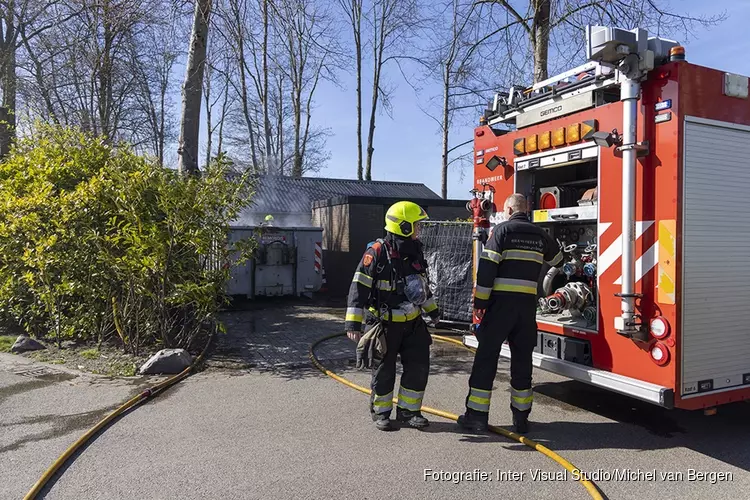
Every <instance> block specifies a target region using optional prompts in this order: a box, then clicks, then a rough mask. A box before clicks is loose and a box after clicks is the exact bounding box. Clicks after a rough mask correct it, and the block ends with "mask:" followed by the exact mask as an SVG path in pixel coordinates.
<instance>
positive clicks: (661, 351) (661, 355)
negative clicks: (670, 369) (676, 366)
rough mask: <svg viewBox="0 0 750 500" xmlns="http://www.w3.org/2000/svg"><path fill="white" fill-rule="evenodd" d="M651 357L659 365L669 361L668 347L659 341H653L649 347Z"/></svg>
mask: <svg viewBox="0 0 750 500" xmlns="http://www.w3.org/2000/svg"><path fill="white" fill-rule="evenodd" d="M651 359H652V360H654V363H656V364H657V365H659V366H664V365H666V364H667V363H669V349H667V346H665V345H664V344H662V343H661V342H657V343H655V344H654V345H653V346H652V347H651Z"/></svg>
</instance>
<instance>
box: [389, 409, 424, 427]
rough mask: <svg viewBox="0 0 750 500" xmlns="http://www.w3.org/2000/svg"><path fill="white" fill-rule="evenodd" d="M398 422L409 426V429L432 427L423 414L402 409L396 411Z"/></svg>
mask: <svg viewBox="0 0 750 500" xmlns="http://www.w3.org/2000/svg"><path fill="white" fill-rule="evenodd" d="M396 420H398V421H399V422H402V423H406V424H409V427H414V428H415V429H424V428H425V427H427V426H428V425H430V421H429V420H427V419H426V418H424V417H423V416H422V413H421V412H418V411H410V410H402V409H401V408H397V409H396Z"/></svg>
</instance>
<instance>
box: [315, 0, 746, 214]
mask: <svg viewBox="0 0 750 500" xmlns="http://www.w3.org/2000/svg"><path fill="white" fill-rule="evenodd" d="M674 5H676V6H678V7H675V8H679V9H680V11H682V12H690V13H691V14H695V15H697V14H716V13H720V12H722V11H726V13H727V14H728V16H729V17H728V19H727V20H726V21H724V22H723V23H722V24H721V25H719V26H718V27H714V28H711V29H710V30H704V29H701V30H700V31H698V32H696V36H695V37H694V39H691V40H688V41H685V40H680V42H682V44H683V45H684V46H685V48H686V55H687V59H688V60H689V61H690V62H693V63H695V64H700V65H702V66H709V67H713V68H717V69H721V70H723V71H728V72H732V73H739V74H743V75H750V57H748V54H750V36H748V30H749V29H750V27H748V22H749V21H750V1H748V0H713V1H711V2H705V1H704V0H678V1H677V2H675V3H674ZM389 81H390V82H391V83H392V84H395V86H396V90H395V93H394V96H393V99H392V101H393V118H389V117H388V115H387V114H385V113H381V114H380V116H378V119H377V122H376V125H377V130H376V133H375V154H374V157H373V169H372V175H373V179H374V180H389V181H407V182H422V183H424V184H426V185H427V186H429V187H430V188H431V189H432V190H433V191H435V192H437V193H439V192H440V144H441V137H440V134H439V131H438V130H437V128H436V125H435V123H434V122H433V121H432V120H431V119H429V118H427V117H426V116H425V115H424V113H422V111H421V110H420V109H419V107H418V105H417V96H415V93H414V91H413V90H412V88H411V87H410V86H409V85H408V84H407V83H406V82H404V81H403V80H402V79H401V78H400V76H398V71H396V70H395V68H394V69H393V70H392V71H389ZM340 85H342V86H343V87H344V89H343V90H342V89H340V88H337V87H336V86H334V85H332V84H328V83H326V84H324V85H322V86H321V87H320V89H319V90H318V92H317V94H316V99H315V100H316V110H315V111H314V113H313V122H314V123H315V124H317V125H320V126H323V127H326V128H329V129H330V131H331V132H332V134H333V136H332V137H330V138H329V140H328V149H329V150H330V152H331V160H330V161H329V163H328V167H327V168H325V169H323V170H322V171H321V172H320V173H318V174H316V175H318V176H324V177H336V178H356V168H357V143H356V123H357V122H356V111H355V104H356V93H355V88H356V87H355V80H354V78H353V76H352V75H348V74H342V75H341V78H340ZM365 86H367V83H365ZM431 93H435V94H439V93H440V89H439V88H437V87H436V86H433V87H429V86H426V87H424V89H423V91H422V92H421V93H420V95H421V96H423V95H427V94H431ZM368 94H369V92H368ZM363 102H364V103H368V102H369V96H368V95H367V94H366V95H365V98H364V100H363ZM421 102H423V103H424V102H425V99H424V98H421ZM365 113H366V114H365V117H364V121H365V123H364V127H365V131H366V125H367V121H366V120H367V116H369V108H367V107H366V108H365ZM365 133H366V132H365ZM471 136H472V126H470V125H467V126H464V127H460V128H455V130H453V131H452V140H451V142H452V144H458V143H460V142H464V141H466V140H469V139H471ZM365 140H366V135H365ZM468 147H471V146H468ZM471 186H472V172H470V171H466V172H465V176H464V179H463V180H462V179H461V178H460V172H459V171H458V170H451V171H450V172H449V177H448V197H449V198H459V199H464V198H467V197H468V196H469V194H468V191H469V189H471Z"/></svg>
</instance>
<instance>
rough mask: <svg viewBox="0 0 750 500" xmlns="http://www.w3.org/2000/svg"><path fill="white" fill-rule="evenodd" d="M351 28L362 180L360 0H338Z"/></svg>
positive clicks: (358, 173) (358, 155) (359, 161)
mask: <svg viewBox="0 0 750 500" xmlns="http://www.w3.org/2000/svg"><path fill="white" fill-rule="evenodd" d="M339 5H340V6H341V9H342V10H343V12H344V15H345V16H346V18H347V20H348V21H349V25H350V26H351V28H352V37H353V40H354V59H355V67H356V78H357V179H359V180H362V174H363V170H362V0H339Z"/></svg>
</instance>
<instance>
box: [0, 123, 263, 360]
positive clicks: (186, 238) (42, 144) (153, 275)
mask: <svg viewBox="0 0 750 500" xmlns="http://www.w3.org/2000/svg"><path fill="white" fill-rule="evenodd" d="M229 172H230V165H229V164H228V162H227V161H226V160H225V159H224V158H221V157H220V158H217V159H216V160H215V161H214V162H212V164H211V165H210V166H209V167H208V168H207V169H206V170H205V171H204V172H202V175H200V176H197V177H186V176H181V175H179V174H178V173H177V172H176V171H174V170H171V169H167V168H163V167H161V166H159V165H158V163H157V162H155V161H154V160H152V159H149V158H144V157H140V156H138V155H136V154H135V153H134V152H133V151H132V149H130V148H129V147H127V146H113V145H111V144H108V143H107V142H106V141H105V140H103V139H100V138H95V137H91V136H88V135H85V134H83V133H81V132H79V131H75V130H71V129H63V128H57V127H51V126H47V125H42V126H39V127H37V130H36V131H35V133H34V134H33V135H32V136H30V137H27V138H24V139H22V140H20V141H19V143H18V144H17V145H16V147H15V148H14V150H13V151H12V153H11V154H10V155H9V156H8V157H7V158H6V159H5V161H4V162H3V163H1V164H0V220H3V221H5V222H4V224H2V225H1V226H0V316H2V315H5V316H10V317H12V318H14V319H15V320H16V321H17V322H18V324H20V325H21V326H23V328H24V329H25V330H26V331H27V332H29V333H30V334H32V335H35V336H37V337H45V336H49V335H52V336H54V338H55V339H56V340H57V341H58V342H60V340H62V339H71V338H74V339H83V340H87V339H95V340H98V341H99V342H101V341H103V340H105V339H107V338H108V337H110V336H112V335H117V337H119V339H120V340H121V342H122V344H123V346H124V347H125V348H126V349H127V350H129V351H131V352H133V353H135V354H137V353H138V352H139V350H140V349H141V347H142V346H144V345H147V344H153V343H158V344H162V345H164V346H167V347H175V346H179V347H187V346H189V345H190V343H191V342H192V341H193V340H194V339H195V338H196V336H197V335H198V334H199V333H200V332H201V331H202V328H203V327H204V326H205V325H207V324H209V323H211V322H212V321H213V320H214V318H215V314H216V313H217V311H218V310H219V308H220V306H221V303H222V301H223V300H224V299H225V297H224V285H225V282H226V280H227V279H228V273H229V270H228V266H226V265H224V263H226V262H228V260H227V259H228V256H229V252H230V251H232V250H233V249H230V248H227V246H226V243H225V242H226V235H227V230H228V224H229V222H230V221H231V220H232V219H234V218H235V217H236V216H237V214H238V213H239V211H240V210H241V209H242V208H243V207H244V206H246V205H248V204H249V200H250V194H251V187H252V186H251V185H250V182H249V180H248V178H247V177H246V176H245V177H241V178H239V179H235V180H230V176H229ZM249 250H250V249H249V248H244V249H242V255H245V256H246V255H248V251H249Z"/></svg>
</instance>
